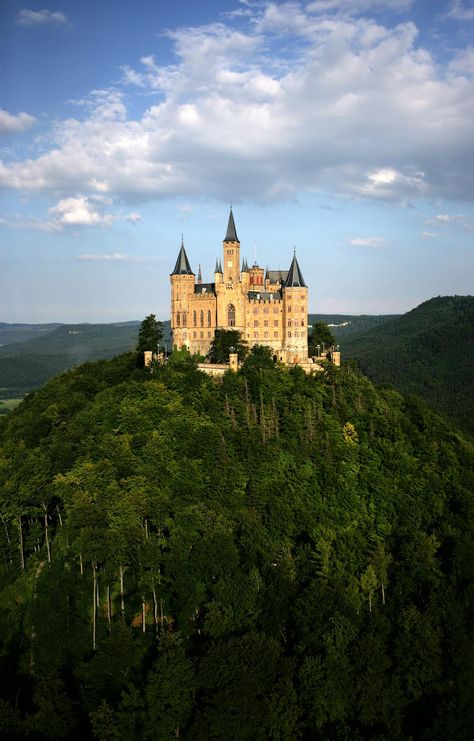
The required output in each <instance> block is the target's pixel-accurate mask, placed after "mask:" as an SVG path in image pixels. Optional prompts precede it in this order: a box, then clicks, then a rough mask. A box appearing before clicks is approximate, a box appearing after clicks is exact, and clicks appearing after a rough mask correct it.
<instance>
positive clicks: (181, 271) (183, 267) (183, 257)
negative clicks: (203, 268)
mask: <svg viewBox="0 0 474 741" xmlns="http://www.w3.org/2000/svg"><path fill="white" fill-rule="evenodd" d="M171 275H194V273H193V271H192V270H191V265H190V264H189V260H188V256H187V254H186V250H185V249H184V242H183V239H182V238H181V248H180V250H179V253H178V259H177V260H176V265H175V266H174V270H173V272H172V273H171Z"/></svg>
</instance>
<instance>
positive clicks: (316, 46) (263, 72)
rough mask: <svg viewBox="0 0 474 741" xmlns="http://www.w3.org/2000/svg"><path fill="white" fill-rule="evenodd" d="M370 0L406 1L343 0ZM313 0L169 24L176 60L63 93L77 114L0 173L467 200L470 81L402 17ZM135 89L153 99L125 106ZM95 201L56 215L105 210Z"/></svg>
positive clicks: (233, 195)
mask: <svg viewBox="0 0 474 741" xmlns="http://www.w3.org/2000/svg"><path fill="white" fill-rule="evenodd" d="M326 5H328V3H326ZM331 5H332V7H333V9H337V8H339V10H340V9H341V8H342V9H343V8H345V7H348V6H349V3H344V2H342V1H341V2H338V3H337V4H335V3H332V4H331ZM383 5H384V6H385V7H395V6H397V8H398V9H401V10H403V9H405V8H406V7H407V5H408V4H407V3H404V2H399V3H395V1H394V2H392V3H390V2H389V0H387V2H385V3H382V2H378V3H375V2H370V3H369V2H368V0H367V2H362V0H360V2H358V3H356V4H355V5H354V7H357V8H359V10H360V9H363V8H367V7H370V8H375V7H376V6H377V7H379V8H380V7H382V6H383ZM311 7H312V10H311V11H309V10H308V8H307V7H305V6H304V4H303V3H299V2H293V3H289V4H288V3H287V4H284V5H276V4H267V5H265V6H259V5H258V4H257V5H248V6H246V8H251V9H252V13H253V16H252V20H253V23H252V24H248V25H247V26H246V29H247V30H246V31H245V32H243V31H241V30H235V29H234V28H233V27H232V22H231V21H228V22H227V24H226V23H218V24H212V25H210V26H203V27H199V28H188V29H179V30H178V31H174V32H172V33H170V34H169V38H170V39H171V41H172V43H173V44H174V50H175V54H176V59H175V61H174V62H173V64H170V65H167V66H161V65H159V64H158V63H157V62H156V60H155V59H154V57H153V56H152V55H151V54H147V55H144V56H142V58H141V61H140V65H139V66H138V67H137V69H132V68H127V69H126V71H125V74H124V83H126V84H127V97H125V95H124V94H123V93H122V92H121V91H120V90H119V89H117V88H115V89H110V90H96V91H93V92H92V93H91V95H90V96H88V97H87V98H84V99H82V100H80V101H75V102H76V104H77V109H78V111H77V115H76V116H74V117H71V118H69V119H67V120H64V121H62V122H60V123H59V124H58V125H57V126H56V127H55V129H54V131H53V132H52V136H54V144H53V145H52V146H51V148H50V149H49V151H46V152H45V153H43V154H42V155H40V156H39V157H36V158H32V159H25V160H22V161H9V162H7V161H4V162H0V183H1V184H2V185H3V186H4V187H6V188H14V189H20V190H39V191H43V192H50V193H54V194H57V193H59V194H60V197H61V198H62V199H63V198H75V197H77V193H78V192H79V193H82V194H86V195H88V196H90V195H91V194H93V193H96V194H100V193H108V194H110V195H112V196H114V197H117V196H118V197H119V198H121V199H122V200H123V201H126V200H128V201H129V202H133V203H136V202H137V200H140V199H154V198H165V197H173V196H180V197H183V198H193V197H196V196H197V195H201V194H205V195H206V196H208V197H211V198H218V199H222V200H224V201H227V202H229V201H231V200H232V201H234V202H237V200H239V199H250V200H259V201H261V202H265V201H267V202H268V201H276V200H279V199H280V200H281V199H288V198H293V197H294V196H295V194H297V193H298V192H300V191H305V190H306V191H314V190H325V191H331V192H334V193H337V194H343V195H349V196H356V197H363V198H377V199H384V200H397V201H401V202H404V201H406V200H407V199H412V198H416V197H420V196H421V197H423V198H443V197H444V198H448V199H451V200H457V199H459V200H465V199H468V198H472V197H473V194H474V170H473V168H472V166H471V161H472V156H471V153H472V121H473V120H474V80H472V79H469V78H468V77H467V76H466V75H465V74H464V73H460V72H459V69H456V68H455V67H451V68H448V67H446V68H445V69H443V68H442V67H441V66H440V65H439V63H438V62H437V61H435V60H434V59H433V58H432V57H431V55H430V53H429V52H428V50H426V49H424V48H421V47H420V46H419V45H418V40H417V29H416V27H415V26H414V24H413V23H402V24H400V25H398V26H396V27H394V28H389V27H386V26H382V25H381V24H380V23H377V22H376V21H374V20H371V19H369V18H367V17H353V16H350V15H338V14H337V13H336V14H335V15H332V16H323V15H321V13H322V5H321V4H320V6H319V10H318V9H317V8H316V7H315V4H314V3H313V4H312V5H311ZM328 9H329V6H328V7H327V8H326V10H328ZM283 47H284V48H285V53H284V54H282V52H281V49H282V48H283ZM137 86H138V87H137ZM136 90H138V93H139V96H140V99H141V100H143V92H146V93H150V94H152V95H155V94H156V98H155V99H154V102H153V104H152V105H150V106H149V107H148V109H147V110H145V112H144V113H143V115H141V116H140V117H137V118H134V117H131V116H130V114H129V111H128V109H127V102H128V96H131V95H133V93H134V91H136ZM90 206H91V202H89V207H90ZM68 213H69V212H68ZM94 213H96V214H97V208H95V211H94V209H92V210H91V208H86V209H85V211H84V208H83V209H82V216H80V215H79V216H78V215H77V213H76V217H74V215H72V216H71V215H70V216H69V218H82V219H83V220H84V221H87V220H90V219H92V221H93V220H94V218H96V220H97V221H96V223H99V222H102V221H103V219H102V216H103V215H102V216H101V215H100V213H99V216H97V215H96V216H95V217H94V215H93V214H94ZM56 218H58V219H63V220H64V218H66V216H65V214H56Z"/></svg>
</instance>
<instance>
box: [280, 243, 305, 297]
mask: <svg viewBox="0 0 474 741" xmlns="http://www.w3.org/2000/svg"><path fill="white" fill-rule="evenodd" d="M285 288H306V283H305V282H304V278H303V274H302V272H301V270H300V266H299V265H298V260H297V259H296V247H295V249H294V254H293V260H292V261H291V265H290V269H289V271H288V277H287V279H286V281H285Z"/></svg>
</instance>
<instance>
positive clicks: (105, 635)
mask: <svg viewBox="0 0 474 741" xmlns="http://www.w3.org/2000/svg"><path fill="white" fill-rule="evenodd" d="M473 492H474V449H473V446H472V443H470V442H469V441H466V440H465V439H463V437H462V436H461V435H460V434H458V433H456V432H454V431H453V430H452V429H450V428H449V427H447V425H446V424H445V422H444V420H442V419H441V418H439V417H438V416H437V415H436V414H435V413H434V412H432V411H431V410H430V409H429V408H428V407H427V406H426V405H425V404H424V403H423V402H422V401H421V400H419V399H418V398H416V397H403V396H401V395H400V394H399V393H398V392H396V391H391V390H380V389H376V388H375V387H374V386H373V385H372V384H371V383H370V382H369V381H368V379H367V378H365V377H364V376H362V375H361V374H360V373H357V372H355V371H354V370H353V369H352V368H351V367H344V368H342V369H340V370H337V369H334V368H330V367H328V368H327V369H326V370H325V371H324V372H321V373H318V374H314V375H312V376H307V375H305V374H304V373H303V372H302V371H301V369H300V368H294V369H287V368H284V367H280V366H279V365H278V364H277V365H275V364H274V363H273V361H272V359H271V356H270V355H269V353H268V350H267V349H266V348H264V349H262V348H258V347H257V348H253V350H252V351H251V352H250V354H249V356H248V358H247V359H246V361H245V362H244V364H243V366H242V368H241V369H240V370H239V371H238V372H237V373H226V374H225V375H224V376H223V378H222V379H219V380H218V381H216V380H214V379H212V378H210V377H208V376H206V375H204V374H203V373H201V372H199V371H198V370H197V369H196V364H195V362H194V359H193V358H191V357H190V356H189V354H187V353H185V352H177V353H173V355H172V357H171V359H170V361H169V362H168V363H167V364H166V365H165V366H157V367H155V368H154V369H153V373H152V374H150V373H146V372H145V371H143V370H138V369H136V368H135V356H134V354H133V353H130V354H129V355H126V356H123V357H120V358H117V359H115V360H114V361H101V362H98V363H94V364H90V363H89V364H86V365H83V366H81V367H80V368H77V369H75V370H73V371H69V372H67V373H65V374H63V375H62V376H60V377H58V378H55V379H53V380H52V381H50V382H49V383H48V384H47V385H46V386H45V387H44V388H43V389H41V390H40V391H38V392H36V393H34V394H31V395H29V396H28V397H27V398H26V399H25V401H24V402H23V403H22V404H20V406H19V407H18V408H17V409H15V410H14V411H13V412H12V413H11V414H10V415H8V416H7V418H6V420H5V424H4V425H3V427H2V429H1V430H0V556H1V558H0V695H1V697H2V698H3V699H2V701H1V702H0V730H1V733H2V735H3V736H5V737H6V738H34V739H36V738H40V739H41V738H68V737H70V738H73V737H81V738H91V737H95V738H98V739H100V738H110V739H114V738H123V739H130V740H133V739H137V738H140V739H146V738H160V739H161V738H164V739H166V738H170V739H171V738H176V737H177V736H178V735H179V737H180V738H189V739H205V738H210V739H213V738H214V739H220V738H229V739H242V741H244V740H247V739H257V740H258V739H267V738H272V739H279V740H280V741H283V739H285V740H286V739H310V738H311V739H313V738H315V739H324V738H335V739H337V738H351V739H352V738H354V739H362V738H368V739H389V738H390V739H392V738H393V739H399V740H400V741H401V739H403V738H426V739H428V738H433V739H438V738H439V739H440V738H450V739H454V740H455V741H456V740H457V739H459V741H461V739H466V738H469V737H470V729H471V728H472V722H473V720H474V718H473V711H472V692H473V691H474V669H473V662H472V649H473V644H472V624H473V620H474V590H473V589H472V587H471V584H472V578H473V576H474V573H473V566H472V564H473V563H474V540H473V537H472V533H473V532H474V501H473Z"/></svg>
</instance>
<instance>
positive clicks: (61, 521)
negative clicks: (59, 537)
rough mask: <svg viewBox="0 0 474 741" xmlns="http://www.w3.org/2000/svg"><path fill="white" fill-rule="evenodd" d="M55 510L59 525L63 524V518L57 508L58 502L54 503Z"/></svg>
mask: <svg viewBox="0 0 474 741" xmlns="http://www.w3.org/2000/svg"><path fill="white" fill-rule="evenodd" d="M56 512H57V513H58V520H59V524H60V525H61V527H62V526H63V518H62V515H61V510H60V509H59V504H57V505H56Z"/></svg>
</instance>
